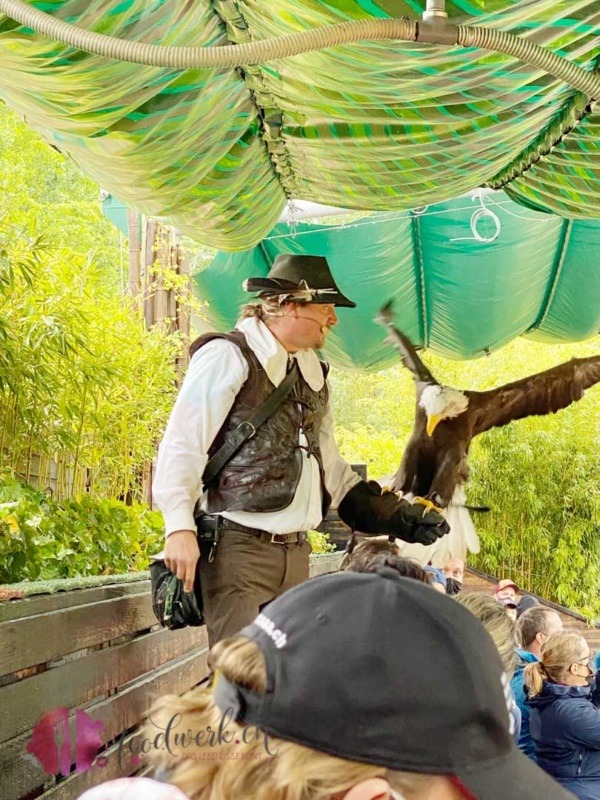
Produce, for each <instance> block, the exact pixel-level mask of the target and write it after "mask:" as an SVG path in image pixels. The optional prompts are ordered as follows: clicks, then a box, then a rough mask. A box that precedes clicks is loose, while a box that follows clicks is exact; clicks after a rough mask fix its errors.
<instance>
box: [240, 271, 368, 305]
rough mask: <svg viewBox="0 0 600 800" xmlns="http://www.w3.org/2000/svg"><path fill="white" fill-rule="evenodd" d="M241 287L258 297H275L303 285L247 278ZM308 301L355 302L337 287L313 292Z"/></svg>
mask: <svg viewBox="0 0 600 800" xmlns="http://www.w3.org/2000/svg"><path fill="white" fill-rule="evenodd" d="M242 288H243V289H244V291H246V292H258V297H277V296H278V295H281V294H293V293H294V292H295V291H301V290H302V288H303V287H301V286H298V284H296V283H294V282H293V281H287V280H284V279H282V278H277V279H274V278H247V279H246V280H245V281H244V283H243V284H242ZM310 302H311V303H315V304H317V305H326V304H332V305H334V306H338V307H339V306H341V307H345V308H356V303H355V302H354V301H353V300H350V298H349V297H346V295H344V294H342V293H341V292H340V291H339V290H338V289H337V287H336V291H335V292H332V291H328V292H327V293H323V294H322V295H319V294H314V295H313V298H312V300H311V301H310Z"/></svg>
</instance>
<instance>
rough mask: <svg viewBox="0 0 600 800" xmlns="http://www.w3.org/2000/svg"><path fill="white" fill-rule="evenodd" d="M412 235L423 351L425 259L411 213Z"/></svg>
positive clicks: (426, 332) (425, 341)
mask: <svg viewBox="0 0 600 800" xmlns="http://www.w3.org/2000/svg"><path fill="white" fill-rule="evenodd" d="M411 227H412V234H413V247H414V250H415V260H416V263H417V272H418V278H419V282H418V286H417V292H418V293H419V300H420V302H419V314H420V317H421V339H422V340H423V349H424V350H426V349H427V348H428V347H429V330H428V326H427V294H426V291H425V258H424V255H423V237H422V235H421V220H420V218H419V216H418V214H415V213H414V211H413V212H412V225H411Z"/></svg>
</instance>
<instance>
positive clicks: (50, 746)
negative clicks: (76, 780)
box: [27, 707, 104, 777]
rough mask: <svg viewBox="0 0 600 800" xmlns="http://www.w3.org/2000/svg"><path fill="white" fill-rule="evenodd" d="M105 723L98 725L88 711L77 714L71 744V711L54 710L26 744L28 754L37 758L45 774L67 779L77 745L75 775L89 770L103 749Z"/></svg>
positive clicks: (46, 716)
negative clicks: (61, 776)
mask: <svg viewBox="0 0 600 800" xmlns="http://www.w3.org/2000/svg"><path fill="white" fill-rule="evenodd" d="M103 727H104V723H103V722H96V721H95V720H93V719H92V718H91V717H90V716H89V715H88V714H86V712H85V711H81V710H80V709H77V710H76V711H75V741H74V742H72V741H71V731H70V729H69V709H68V708H65V707H60V708H53V709H52V711H48V713H47V714H44V716H43V717H42V718H41V719H40V720H39V722H38V723H37V724H36V726H35V728H34V729H33V733H32V734H31V739H30V740H29V741H28V742H27V752H28V753H31V754H32V755H33V756H35V757H36V758H37V760H38V761H39V762H40V764H41V765H42V767H43V769H44V772H46V774H48V775H56V774H57V773H59V772H60V774H61V775H64V776H65V777H66V776H67V775H69V774H70V773H71V764H72V745H73V744H74V745H75V771H76V772H86V771H87V770H88V769H90V768H91V767H92V766H93V764H94V761H95V759H96V757H97V755H98V752H99V751H100V747H101V746H102V737H101V733H102V728H103Z"/></svg>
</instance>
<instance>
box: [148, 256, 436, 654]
mask: <svg viewBox="0 0 600 800" xmlns="http://www.w3.org/2000/svg"><path fill="white" fill-rule="evenodd" d="M244 288H245V289H246V290H247V291H249V292H258V293H259V302H255V303H253V304H250V305H248V306H245V307H244V309H243V310H242V315H241V319H240V321H239V322H238V325H237V327H236V330H235V331H233V332H231V333H229V334H205V335H204V336H201V337H200V338H199V339H198V340H196V342H194V344H193V345H192V353H193V354H194V355H193V358H192V360H191V362H190V366H189V369H188V373H187V375H186V378H185V381H184V383H183V385H182V387H181V391H180V393H179V396H178V398H177V402H176V403H175V407H174V409H173V412H172V414H171V418H170V420H169V424H168V426H167V430H166V432H165V436H164V439H163V441H162V443H161V446H160V450H159V455H158V462H157V469H156V477H155V481H154V486H153V493H154V498H155V500H156V503H157V504H158V506H159V508H160V509H161V511H162V513H163V516H164V519H165V526H166V533H167V542H166V546H165V553H164V557H165V563H166V566H167V567H168V568H169V569H170V570H171V571H172V572H174V573H175V574H177V576H178V577H179V578H181V579H182V580H183V581H184V583H185V589H186V590H191V588H192V585H193V582H194V576H195V570H196V565H197V562H198V558H199V557H200V552H199V548H198V541H197V538H196V521H195V514H194V509H195V507H196V505H197V503H199V507H200V510H201V511H203V512H206V513H205V514H204V515H203V516H200V518H199V522H198V524H199V525H200V527H201V529H202V530H205V531H210V530H214V528H215V527H220V529H221V530H222V534H223V535H222V536H221V538H220V542H219V544H218V546H217V547H216V549H215V550H211V552H210V554H209V553H208V552H207V553H204V552H203V553H202V557H201V559H200V583H201V590H202V603H203V606H204V615H205V619H206V624H207V627H208V636H209V643H210V645H211V646H212V645H213V644H214V643H215V642H216V641H218V640H219V639H222V638H224V637H227V636H231V635H232V634H234V633H236V632H237V631H238V630H239V629H240V628H242V627H243V626H244V625H247V624H249V623H250V622H251V621H252V620H253V619H254V617H255V616H256V615H257V613H258V611H259V610H260V609H261V608H262V607H263V606H264V605H265V604H266V603H268V602H270V601H271V600H273V598H274V597H277V596H278V595H279V594H281V593H282V592H284V591H285V590H286V589H288V588H289V587H291V586H294V585H295V584H297V583H300V582H302V581H304V580H306V579H307V578H308V555H309V550H310V548H309V546H308V544H307V542H306V531H307V530H309V529H312V528H315V527H316V526H317V525H318V524H319V523H320V522H321V520H322V519H323V517H324V516H325V514H326V513H327V509H328V508H329V506H330V505H332V506H333V507H334V508H335V507H336V506H337V507H338V513H339V515H340V517H341V518H342V519H343V520H344V522H346V523H347V524H348V525H349V526H350V527H351V528H352V529H354V530H359V531H361V532H364V533H380V534H383V533H385V534H393V535H394V536H397V537H398V538H400V539H404V540H405V541H409V542H422V543H424V544H431V543H433V542H435V541H436V540H437V539H438V538H439V537H440V536H443V535H444V533H446V532H447V531H448V526H447V523H446V522H445V520H443V518H442V517H441V516H439V515H437V514H435V513H433V512H428V513H424V508H423V506H419V505H410V504H409V503H407V502H406V501H402V500H399V499H398V497H397V496H396V495H394V494H382V491H381V488H380V487H379V486H378V485H377V484H373V483H372V482H370V483H366V482H365V481H362V480H361V479H360V478H359V476H358V475H357V474H356V473H355V472H354V471H353V470H352V469H351V467H350V465H349V464H347V463H346V462H345V461H344V460H343V459H342V458H341V456H340V454H339V452H338V449H337V446H336V444H335V441H334V438H333V418H332V413H331V407H330V403H329V387H328V384H327V381H326V375H327V367H326V365H324V364H323V363H321V362H320V361H319V359H318V357H317V355H316V353H315V352H314V349H313V348H321V347H323V345H324V343H325V339H326V336H327V334H328V332H329V330H330V329H331V328H332V327H333V326H334V325H335V324H336V323H337V315H336V311H335V308H336V307H337V306H346V307H349V308H353V307H354V306H355V303H353V302H352V301H351V300H349V299H348V298H347V297H345V296H344V295H343V294H342V293H341V291H340V290H339V288H338V287H337V285H336V284H335V281H334V279H333V276H332V275H331V272H330V270H329V265H328V263H327V260H326V259H325V258H320V257H318V256H297V255H282V256H278V257H277V259H276V260H275V263H274V265H273V267H272V269H271V271H270V272H269V275H268V276H267V278H250V279H249V280H247V281H246V283H245V286H244ZM294 361H295V362H296V364H297V368H298V377H297V379H296V383H295V385H294V389H293V391H292V392H291V393H290V394H289V395H288V396H287V397H286V399H285V400H284V401H283V402H282V403H281V405H280V406H279V407H278V408H277V410H276V411H275V412H274V413H273V414H272V416H271V417H270V418H269V419H268V420H267V421H266V422H264V423H263V424H262V425H261V426H260V427H259V428H258V429H256V430H255V432H254V435H253V436H252V437H251V438H250V439H248V440H247V441H246V442H245V443H244V444H243V446H242V447H241V449H240V450H239V451H238V452H237V453H236V454H235V456H234V457H233V458H232V459H231V461H229V462H228V463H227V464H226V465H225V466H224V467H223V469H222V470H221V471H220V472H219V473H218V475H217V476H216V477H215V478H214V480H211V481H209V482H208V485H207V486H204V487H203V481H202V477H203V473H204V469H205V467H206V464H207V462H208V459H209V457H212V456H214V455H215V453H216V452H217V451H218V450H219V448H220V447H221V445H222V444H223V443H224V442H227V441H228V440H229V439H230V438H231V436H232V435H233V434H234V433H235V432H236V431H237V430H238V429H239V428H240V426H243V425H244V424H245V423H247V422H248V421H249V420H250V419H251V418H252V417H253V415H254V414H255V413H256V411H257V410H258V409H259V408H260V407H261V406H262V405H263V403H264V402H265V400H266V399H267V398H268V397H269V396H270V395H271V394H272V392H273V389H274V387H277V386H279V384H280V383H281V382H282V381H283V380H284V378H285V377H286V372H287V371H288V370H289V369H291V367H292V364H293V362H294Z"/></svg>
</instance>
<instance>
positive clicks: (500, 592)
mask: <svg viewBox="0 0 600 800" xmlns="http://www.w3.org/2000/svg"><path fill="white" fill-rule="evenodd" d="M520 591H521V590H520V589H519V587H518V586H517V584H516V583H515V582H514V581H511V580H510V578H503V579H502V580H501V581H499V582H498V583H497V584H496V586H495V588H494V597H495V598H496V600H498V601H500V600H504V599H506V598H507V597H510V598H511V600H513V601H514V603H515V605H517V603H518V598H517V595H518V594H519V592H520Z"/></svg>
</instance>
